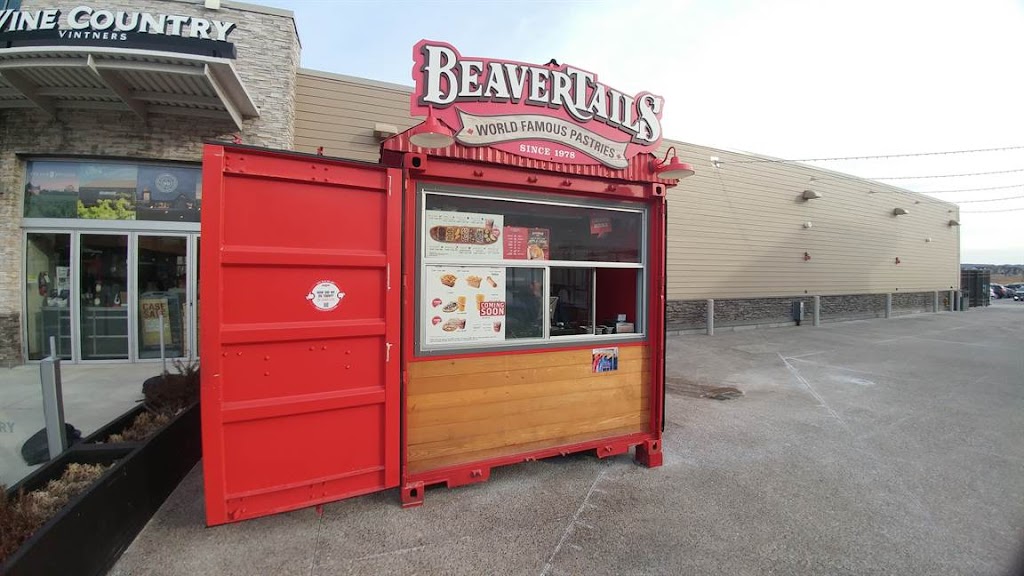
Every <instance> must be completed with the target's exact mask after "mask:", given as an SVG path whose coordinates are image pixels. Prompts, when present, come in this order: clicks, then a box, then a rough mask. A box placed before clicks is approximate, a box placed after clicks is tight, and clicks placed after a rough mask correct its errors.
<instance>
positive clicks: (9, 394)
mask: <svg viewBox="0 0 1024 576" xmlns="http://www.w3.org/2000/svg"><path fill="white" fill-rule="evenodd" d="M168 365H169V364H168ZM160 370H161V366H160V364H159V363H139V364H71V363H70V362H66V361H65V362H64V363H63V364H62V365H61V380H62V382H63V390H64V419H65V420H66V421H67V422H68V423H69V424H72V425H73V426H74V427H75V428H77V429H79V430H81V431H82V435H83V436H85V435H87V434H89V433H91V432H93V431H94V430H96V429H98V428H100V427H101V426H103V425H104V424H106V423H107V422H110V421H111V420H113V419H114V418H117V417H118V416H120V415H121V414H123V413H125V412H127V411H128V410H130V409H131V408H132V407H134V406H135V404H136V403H137V402H138V401H139V400H141V399H142V382H143V381H144V380H145V379H146V378H149V377H150V376H156V375H158V374H160ZM44 425H45V422H44V420H43V401H42V392H41V389H40V383H39V365H38V364H25V365H22V366H17V367H15V368H9V369H7V368H0V484H6V485H8V486H9V485H12V484H14V483H15V482H17V481H18V480H20V479H21V478H22V477H24V476H26V475H28V473H29V472H31V471H32V470H34V469H36V468H37V467H38V466H28V465H27V464H25V461H24V460H23V459H22V457H21V446H22V444H24V442H25V440H28V438H29V437H30V436H32V435H33V434H35V433H36V432H38V431H39V430H40V429H42V428H43V426H44Z"/></svg>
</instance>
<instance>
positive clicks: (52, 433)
mask: <svg viewBox="0 0 1024 576" xmlns="http://www.w3.org/2000/svg"><path fill="white" fill-rule="evenodd" d="M39 380H40V385H41V386H42V390H43V420H44V421H45V423H46V443H47V446H48V447H49V449H50V459H51V460H52V459H54V458H56V457H57V456H59V455H60V454H61V453H62V452H64V450H66V449H67V447H68V436H67V430H66V429H65V427H64V394H63V390H62V389H61V381H60V358H59V357H58V356H57V341H56V338H54V337H53V336H50V356H49V357H48V358H44V359H43V360H42V361H41V362H39Z"/></svg>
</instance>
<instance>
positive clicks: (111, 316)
mask: <svg viewBox="0 0 1024 576" xmlns="http://www.w3.org/2000/svg"><path fill="white" fill-rule="evenodd" d="M79 246H80V248H79V262H80V264H79V282H78V290H77V292H78V294H79V302H80V305H79V322H80V329H79V334H80V335H81V341H80V346H81V355H80V356H79V357H80V358H81V359H82V360H127V359H128V357H129V354H128V353H129V336H128V294H129V291H128V235H127V234H85V233H83V234H81V236H80V240H79Z"/></svg>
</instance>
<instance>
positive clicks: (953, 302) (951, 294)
mask: <svg viewBox="0 0 1024 576" xmlns="http://www.w3.org/2000/svg"><path fill="white" fill-rule="evenodd" d="M957 308H959V306H957V305H956V291H955V290H950V291H949V311H950V312H952V311H954V310H956V309H957Z"/></svg>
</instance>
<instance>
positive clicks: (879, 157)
mask: <svg viewBox="0 0 1024 576" xmlns="http://www.w3.org/2000/svg"><path fill="white" fill-rule="evenodd" d="M1008 150H1024V146H1002V147H1000V148H976V149H974V150H950V151H947V152H917V153H914V154H880V155H876V156H836V157H833V158H801V159H799V160H782V159H777V160H768V159H763V160H735V161H728V162H723V164H784V163H787V162H832V161H839V160H881V159H888V158H915V157H918V156H946V155H949V154H973V153H975V152H1005V151H1008Z"/></svg>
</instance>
